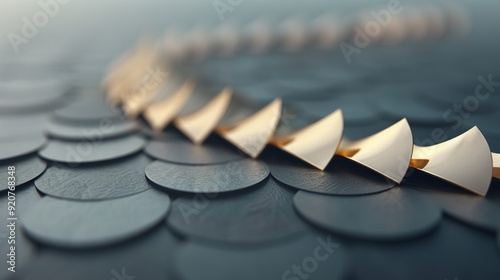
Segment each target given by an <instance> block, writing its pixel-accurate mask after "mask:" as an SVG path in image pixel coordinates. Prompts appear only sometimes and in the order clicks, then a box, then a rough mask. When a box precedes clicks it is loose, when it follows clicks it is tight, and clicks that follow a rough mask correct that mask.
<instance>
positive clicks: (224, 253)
mask: <svg viewBox="0 0 500 280" xmlns="http://www.w3.org/2000/svg"><path fill="white" fill-rule="evenodd" d="M342 246H343V244H341V243H340V242H339V241H338V240H336V239H335V238H333V237H332V236H331V235H328V234H325V233H320V232H307V233H305V234H301V235H300V236H296V237H295V238H293V239H287V240H286V242H279V243H272V244H267V245H265V246H252V247H248V248H245V249H244V250H242V248H241V247H238V246H234V247H228V246H220V247H218V246H216V245H215V244H213V243H209V244H206V245H205V244H198V243H196V242H189V243H186V245H184V246H183V247H181V249H180V251H179V255H178V258H177V264H176V267H178V269H179V275H180V276H181V278H182V279H186V280H195V279H218V280H234V279H239V280H247V279H248V280H255V279H308V280H316V279H328V280H336V279H345V277H346V276H347V274H348V261H347V257H346V254H345V251H344V249H343V248H342ZM271 264H272V265H271ZM194 268H196V269H194Z"/></svg>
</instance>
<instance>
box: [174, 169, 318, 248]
mask: <svg viewBox="0 0 500 280" xmlns="http://www.w3.org/2000/svg"><path fill="white" fill-rule="evenodd" d="M294 194H295V192H294V191H293V190H290V189H287V188H284V187H282V186H279V185H278V184H277V183H276V182H275V181H274V180H273V179H272V178H269V179H268V180H266V181H265V182H262V183H260V184H259V185H258V186H255V187H253V188H250V189H246V190H241V191H238V192H234V193H232V192H231V193H224V194H220V195H217V194H213V195H209V194H207V195H206V194H189V195H188V194H186V195H183V196H181V197H179V198H177V199H176V200H175V201H174V202H173V204H172V212H171V213H170V214H169V216H168V217H167V224H168V226H169V227H170V228H172V229H174V230H175V231H177V232H179V233H181V234H183V235H186V236H191V237H199V238H206V239H209V240H214V241H219V242H229V243H233V242H234V243H256V242H265V241H269V240H273V239H278V238H283V237H286V236H290V235H293V234H296V233H298V232H301V231H304V230H305V229H306V228H309V227H308V226H306V225H305V223H304V222H303V221H302V220H301V219H300V217H299V216H298V215H297V214H296V212H295V210H294V209H293V196H294Z"/></svg>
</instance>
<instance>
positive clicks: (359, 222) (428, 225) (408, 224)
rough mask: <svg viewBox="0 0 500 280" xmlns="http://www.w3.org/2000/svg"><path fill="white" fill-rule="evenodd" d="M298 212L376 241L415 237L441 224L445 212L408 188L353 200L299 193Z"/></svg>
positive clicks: (323, 224) (341, 231)
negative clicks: (442, 213)
mask: <svg viewBox="0 0 500 280" xmlns="http://www.w3.org/2000/svg"><path fill="white" fill-rule="evenodd" d="M294 206H295V209H297V211H298V212H299V213H300V215H302V216H303V217H304V218H305V219H306V220H308V221H310V222H311V223H313V224H315V225H317V226H319V227H322V228H324V229H326V230H329V231H332V232H335V233H339V234H342V235H345V236H348V237H353V238H360V239H373V240H398V239H407V238H413V237H416V236H418V235H421V234H423V233H425V232H428V231H429V230H431V229H432V228H434V227H436V226H437V225H438V224H439V221H440V219H441V210H440V209H439V208H437V207H435V206H433V205H432V204H431V203H429V202H428V201H427V200H425V199H424V198H423V197H422V196H421V195H420V194H419V193H418V192H416V191H414V190H412V189H408V188H399V187H396V188H393V189H391V190H389V191H386V192H382V193H378V194H372V195H364V196H353V197H340V196H333V195H323V194H315V193H310V192H305V191H299V192H298V193H297V194H296V195H295V197H294Z"/></svg>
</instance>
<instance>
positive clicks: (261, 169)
mask: <svg viewBox="0 0 500 280" xmlns="http://www.w3.org/2000/svg"><path fill="white" fill-rule="evenodd" d="M268 175H269V168H268V167H267V165H266V164H265V163H263V162H259V161H255V160H251V159H243V160H238V161H232V162H229V163H222V164H217V165H203V166H183V165H176V164H172V163H166V162H161V161H155V162H153V163H152V164H150V165H149V166H148V167H146V176H147V177H148V179H149V180H151V181H152V182H153V183H155V184H157V185H159V186H161V187H164V188H167V189H170V190H177V191H183V192H191V193H220V192H228V191H234V190H240V189H244V188H248V187H251V186H253V185H255V184H258V183H260V182H262V181H263V180H264V179H265V178H266V177H267V176H268Z"/></svg>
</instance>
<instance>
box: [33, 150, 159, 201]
mask: <svg viewBox="0 0 500 280" xmlns="http://www.w3.org/2000/svg"><path fill="white" fill-rule="evenodd" d="M150 163H151V160H150V159H149V158H148V157H146V156H145V155H143V154H137V155H134V156H131V157H127V158H123V159H120V160H116V161H106V162H103V163H93V164H85V165H80V166H78V167H75V168H71V167H68V166H65V165H57V164H55V165H53V166H52V167H50V168H49V169H48V170H47V171H46V172H45V173H44V174H43V175H42V176H41V177H40V178H38V179H37V180H36V181H35V185H36V187H37V189H38V190H39V191H41V192H42V193H45V194H47V195H50V196H53V197H59V198H66V199H76V200H99V199H109V198H117V197H123V196H127V195H131V194H135V193H139V192H142V191H144V190H147V189H149V188H150V186H149V184H148V182H147V180H146V178H145V177H144V169H145V168H146V166H147V165H149V164H150Z"/></svg>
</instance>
